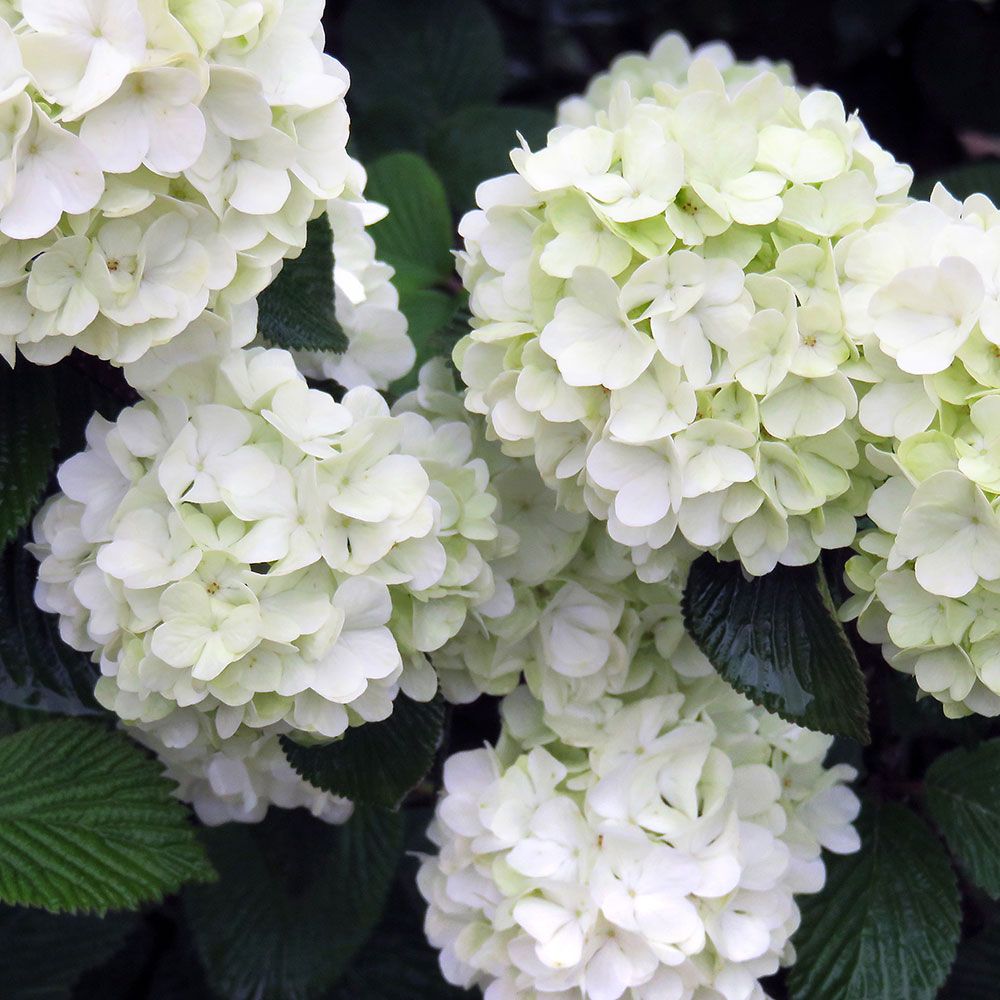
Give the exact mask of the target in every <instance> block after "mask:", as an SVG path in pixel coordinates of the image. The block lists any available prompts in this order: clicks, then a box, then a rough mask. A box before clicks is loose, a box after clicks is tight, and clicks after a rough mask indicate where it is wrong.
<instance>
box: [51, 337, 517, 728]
mask: <svg viewBox="0 0 1000 1000" xmlns="http://www.w3.org/2000/svg"><path fill="white" fill-rule="evenodd" d="M210 339H211V337H210V331H209V332H206V331H202V330H195V331H190V332H189V334H187V335H185V336H183V337H181V338H178V340H177V341H175V342H174V343H173V344H171V345H170V347H169V348H165V349H162V350H160V351H153V352H151V353H150V354H149V355H147V356H146V358H144V359H143V360H142V361H141V362H139V363H138V364H136V365H133V366H130V369H129V371H128V376H129V378H130V379H131V381H132V383H133V385H135V386H136V387H137V388H138V389H139V390H140V391H141V392H142V394H143V396H144V399H143V401H142V402H140V403H138V404H136V405H135V406H132V407H129V408H127V409H126V410H124V411H123V412H122V414H121V415H120V416H119V417H118V420H117V421H116V422H115V423H108V422H107V421H105V420H103V419H102V418H101V417H100V416H95V417H94V418H93V420H92V421H91V423H90V425H89V427H88V430H87V437H88V447H87V449H86V450H85V451H84V452H82V453H80V454H78V455H76V456H74V457H73V458H71V459H69V460H68V461H67V462H65V463H64V464H63V465H62V467H61V468H60V471H59V482H60V486H61V487H62V490H63V492H62V493H61V494H58V495H57V496H56V497H54V498H53V499H51V500H50V501H49V502H48V503H47V504H46V505H45V507H44V508H43V509H42V511H41V512H40V514H39V515H38V517H37V519H36V523H35V540H36V542H35V546H34V551H35V552H36V554H37V555H38V556H39V558H40V559H41V566H40V570H39V582H38V587H37V591H36V600H37V602H38V604H39V606H40V607H41V608H43V609H44V610H47V611H54V612H57V613H58V614H59V615H60V619H61V620H60V628H61V633H62V635H63V637H64V638H65V639H66V641H67V642H69V643H70V644H71V645H72V646H74V647H75V648H78V649H81V650H86V651H91V652H92V653H93V655H94V658H95V660H98V661H99V662H100V665H101V672H102V675H103V676H102V677H101V679H100V680H99V682H98V685H97V697H98V699H99V700H100V701H101V702H102V704H104V705H105V706H107V707H108V708H110V709H113V710H114V711H115V712H116V713H117V714H118V715H119V716H120V717H121V718H122V719H124V720H125V721H126V722H129V723H139V724H154V723H157V722H158V721H160V720H162V719H164V718H166V717H169V716H170V715H171V714H172V713H175V712H177V711H178V710H179V709H186V708H192V707H193V708H196V709H197V710H198V711H199V712H202V713H205V714H207V715H209V716H211V723H212V732H213V739H215V738H216V737H217V738H219V739H222V740H228V739H231V738H232V737H233V736H234V735H236V734H241V733H242V734H243V735H244V736H245V737H246V738H247V739H250V736H251V735H252V734H249V733H247V731H248V730H260V731H262V732H263V733H266V732H271V731H273V727H276V726H283V727H285V729H286V730H294V731H296V732H299V733H305V734H313V735H314V736H315V737H316V738H334V737H337V736H339V735H341V734H342V733H343V732H344V731H345V729H346V728H347V727H348V725H351V724H358V723H360V722H362V721H366V720H367V721H372V720H379V719H384V718H385V717H387V716H388V715H389V714H390V713H391V711H392V701H393V698H394V697H395V695H396V693H397V691H398V690H399V689H400V687H401V686H402V688H403V689H404V690H405V691H406V692H407V694H409V695H411V696H413V697H415V698H418V699H421V700H426V699H428V698H430V697H432V696H433V694H434V691H435V689H436V679H435V675H434V672H433V669H432V668H431V666H430V664H429V663H428V662H427V658H426V654H427V653H429V652H431V651H433V650H436V649H438V648H440V647H441V646H442V645H443V644H444V643H445V642H446V641H447V640H448V639H449V638H450V637H451V636H452V635H454V634H455V633H456V632H457V631H458V630H459V629H460V628H461V626H462V623H463V621H464V619H465V616H466V612H467V609H468V608H469V607H470V606H471V605H475V604H477V603H481V602H484V601H487V600H489V599H490V598H491V597H492V596H493V591H494V584H493V574H492V570H491V568H490V566H489V563H488V562H487V558H488V557H489V556H491V555H492V551H491V550H492V546H493V545H494V543H495V539H496V538H497V535H498V529H497V527H496V524H495V522H494V520H493V516H492V515H493V509H494V507H495V504H496V501H495V498H494V497H493V495H492V494H491V493H490V492H489V487H488V471H487V467H486V464H485V462H483V461H482V460H481V459H478V458H476V457H474V456H473V454H472V436H471V433H470V431H469V428H468V426H467V424H466V423H465V422H463V421H453V420H447V419H443V418H441V419H428V418H426V417H424V416H421V415H420V414H418V413H414V412H400V413H398V414H396V415H393V414H391V413H390V411H389V409H388V406H387V404H386V403H385V401H384V400H383V399H382V397H381V396H379V395H378V393H376V392H375V391H374V390H373V389H370V388H365V387H359V388H355V389H352V390H350V391H349V392H348V393H347V394H346V395H345V396H344V399H343V401H342V402H340V403H338V402H335V401H334V400H333V399H332V397H330V396H329V395H327V394H326V393H324V392H320V391H318V390H314V389H310V388H308V386H307V385H306V382H305V380H304V378H303V377H302V375H301V374H300V373H299V372H298V371H297V370H296V368H295V365H294V362H293V360H292V358H291V356H290V355H289V354H288V353H287V352H285V351H280V350H264V349H263V348H255V349H251V350H238V351H235V352H227V353H224V354H223V356H222V358H221V360H220V359H219V358H218V357H215V356H213V354H212V350H213V348H212V347H211V345H210ZM219 339H220V341H221V342H223V343H224V342H225V337H224V336H222V335H220V338H219Z"/></svg>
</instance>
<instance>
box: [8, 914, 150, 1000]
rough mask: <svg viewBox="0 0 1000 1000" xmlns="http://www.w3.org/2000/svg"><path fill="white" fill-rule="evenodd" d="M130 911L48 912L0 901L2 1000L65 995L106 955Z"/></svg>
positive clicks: (130, 921)
mask: <svg viewBox="0 0 1000 1000" xmlns="http://www.w3.org/2000/svg"><path fill="white" fill-rule="evenodd" d="M135 920H136V918H135V917H134V916H133V915H132V914H125V913H109V914H106V915H105V916H104V917H93V916H83V915H79V914H75V915H74V914H68V913H63V914H59V915H56V914H53V913H45V912H43V911H41V910H27V909H24V908H22V907H14V906H0V990H2V994H3V996H4V998H5V1000H68V998H69V997H70V996H71V994H72V991H73V987H74V986H75V985H76V983H77V982H78V980H79V979H80V977H81V975H82V974H83V973H84V972H86V971H87V970H88V969H92V968H94V967H95V966H97V965H100V964H101V963H102V962H104V961H106V960H107V959H108V958H110V957H111V956H112V955H113V954H114V953H115V952H116V951H117V950H118V949H119V947H121V945H122V943H123V942H124V940H125V938H126V936H127V935H128V933H129V932H130V931H131V930H132V928H133V927H134V926H135Z"/></svg>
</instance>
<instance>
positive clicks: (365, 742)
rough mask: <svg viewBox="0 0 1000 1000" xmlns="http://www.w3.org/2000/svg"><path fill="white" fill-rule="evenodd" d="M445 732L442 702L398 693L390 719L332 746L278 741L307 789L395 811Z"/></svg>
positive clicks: (358, 730)
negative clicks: (303, 780) (426, 700)
mask: <svg viewBox="0 0 1000 1000" xmlns="http://www.w3.org/2000/svg"><path fill="white" fill-rule="evenodd" d="M443 731H444V701H443V699H442V698H441V696H440V694H439V695H438V696H437V697H435V698H434V700H433V701H428V702H420V701H414V700H413V699H412V698H407V697H406V695H404V694H400V695H397V697H396V700H395V702H394V705H393V710H392V715H390V716H389V718H388V719H385V720H384V721H383V722H366V723H365V724H364V725H363V726H356V727H354V728H352V729H348V730H347V732H346V733H345V734H344V735H343V737H341V739H339V740H336V741H335V742H333V743H328V744H326V745H324V746H300V745H299V744H298V743H295V742H293V741H292V740H291V739H289V738H288V737H287V736H282V737H281V745H282V746H283V747H284V750H285V756H286V757H287V758H288V760H289V762H290V763H291V765H292V767H294V768H295V770H296V771H298V773H299V774H301V775H302V777H303V778H305V779H306V781H308V782H309V783H310V784H311V785H315V786H316V787H317V788H323V789H326V791H328V792H333V793H334V794H335V795H340V796H342V797H343V798H347V799H351V800H352V801H353V802H365V803H368V804H370V805H376V806H385V807H387V808H390V809H392V808H395V807H396V806H398V805H399V803H400V802H402V800H403V799H404V798H405V797H406V793H407V792H409V791H410V789H412V788H413V787H414V786H415V785H417V784H418V782H419V781H420V780H421V778H423V777H424V775H425V774H427V772H428V771H429V770H430V768H431V764H433V762H434V755H435V754H436V753H437V749H438V747H439V746H440V745H441V736H442V733H443Z"/></svg>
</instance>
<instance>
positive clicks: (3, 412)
mask: <svg viewBox="0 0 1000 1000" xmlns="http://www.w3.org/2000/svg"><path fill="white" fill-rule="evenodd" d="M58 436H59V418H58V415H57V413H56V394H55V392H54V386H53V378H52V374H51V372H49V371H48V370H47V369H45V368H40V367H38V366H37V365H30V364H28V363H27V362H26V361H24V360H22V361H21V362H20V363H19V364H18V366H17V369H16V370H12V369H11V368H9V367H8V366H7V363H6V362H0V548H2V547H3V546H4V545H6V544H7V542H9V541H10V540H11V539H12V538H13V537H14V535H16V534H17V532H18V530H19V529H20V528H21V527H23V526H24V525H25V524H26V523H27V521H28V519H29V518H30V517H31V515H32V514H33V513H34V510H35V508H36V507H37V506H38V502H39V500H40V499H41V496H42V492H43V491H44V489H45V485H46V483H48V480H49V475H50V473H51V472H52V466H53V450H54V448H55V446H56V442H57V440H58Z"/></svg>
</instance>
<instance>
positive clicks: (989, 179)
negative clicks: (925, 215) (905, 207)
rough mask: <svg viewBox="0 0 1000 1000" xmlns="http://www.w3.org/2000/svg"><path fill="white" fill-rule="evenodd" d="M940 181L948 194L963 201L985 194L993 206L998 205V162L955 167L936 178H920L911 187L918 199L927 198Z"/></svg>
mask: <svg viewBox="0 0 1000 1000" xmlns="http://www.w3.org/2000/svg"><path fill="white" fill-rule="evenodd" d="M938 181H940V182H941V183H942V184H943V185H944V186H945V187H946V188H947V189H948V192H949V194H951V195H952V196H954V197H955V198H960V199H962V200H963V201H964V200H965V199H966V198H968V197H969V195H970V194H985V195H986V196H987V197H988V198H989V199H990V200H991V201H992V202H993V204H994V205H997V204H1000V160H984V161H982V162H981V163H970V164H967V165H966V166H964V167H955V169H954V170H947V171H945V172H944V173H943V174H940V175H939V176H937V177H921V178H920V179H919V180H918V181H916V182H915V183H914V185H913V193H914V195H915V196H916V197H918V198H929V197H930V194H931V191H933V190H934V185H935V184H936V183H937V182H938Z"/></svg>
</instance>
